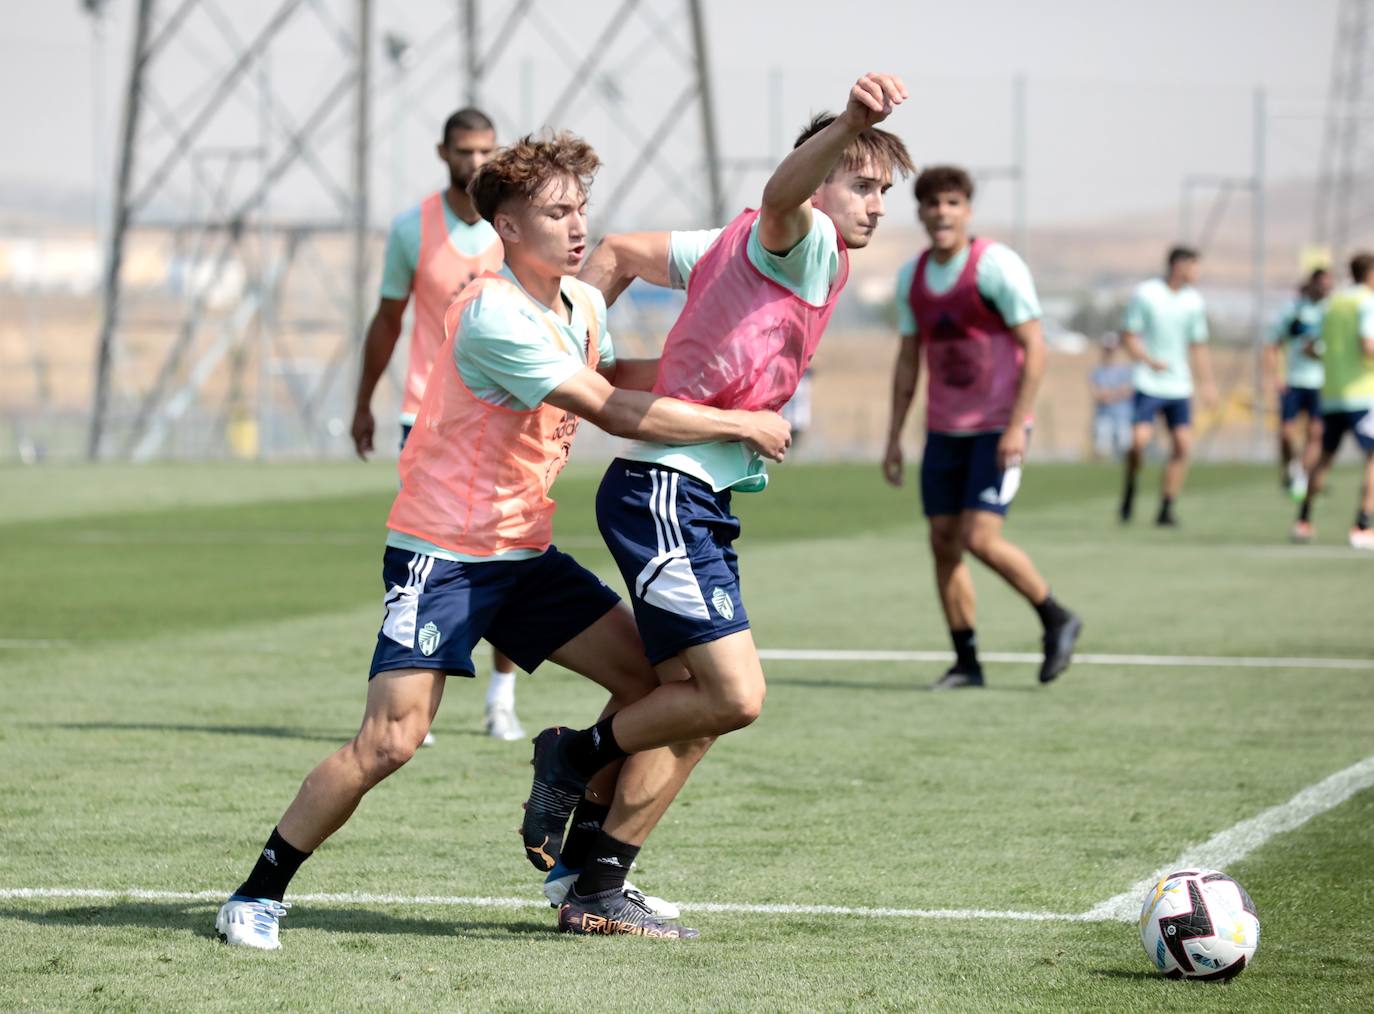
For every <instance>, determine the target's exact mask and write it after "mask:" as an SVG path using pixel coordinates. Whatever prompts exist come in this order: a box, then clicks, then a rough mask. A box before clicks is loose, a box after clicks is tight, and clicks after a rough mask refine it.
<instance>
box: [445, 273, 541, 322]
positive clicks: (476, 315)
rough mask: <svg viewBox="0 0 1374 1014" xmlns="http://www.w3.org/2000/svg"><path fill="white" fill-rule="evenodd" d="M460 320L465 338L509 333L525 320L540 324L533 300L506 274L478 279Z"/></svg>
mask: <svg viewBox="0 0 1374 1014" xmlns="http://www.w3.org/2000/svg"><path fill="white" fill-rule="evenodd" d="M472 284H473V285H474V286H475V291H473V292H472V293H471V294H470V295H469V296H468V299H467V303H466V304H465V305H464V306H463V312H462V315H461V317H460V321H461V327H462V329H463V333H464V336H465V337H495V336H497V335H505V334H509V333H510V332H511V331H512V330H513V329H516V328H518V327H519V326H520V325H521V322H522V321H525V320H529V321H535V322H538V317H537V316H536V315H535V310H534V307H533V306H532V305H531V302H530V299H529V297H528V296H526V295H525V294H524V293H523V292H522V291H521V290H520V287H519V286H518V285H517V284H516V283H515V282H513V281H511V280H510V279H508V278H506V277H505V276H504V275H500V274H497V275H493V276H490V277H484V278H480V279H478V280H477V281H476V282H474V283H472Z"/></svg>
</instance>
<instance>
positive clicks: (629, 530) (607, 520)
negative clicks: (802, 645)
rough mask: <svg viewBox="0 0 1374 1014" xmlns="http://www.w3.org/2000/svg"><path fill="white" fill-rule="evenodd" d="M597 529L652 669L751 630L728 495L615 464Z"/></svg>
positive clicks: (672, 473) (649, 468)
mask: <svg viewBox="0 0 1374 1014" xmlns="http://www.w3.org/2000/svg"><path fill="white" fill-rule="evenodd" d="M596 523H597V526H598V527H600V529H601V537H602V538H603V539H605V540H606V545H607V547H609V548H610V551H611V555H612V556H613V557H615V562H616V565H617V566H618V567H619V568H620V573H621V576H622V577H624V579H625V586H626V587H627V588H629V589H630V604H631V605H632V606H633V607H634V611H635V621H636V622H637V623H638V624H639V636H640V637H641V638H643V640H644V650H645V652H646V654H647V655H648V656H649V661H650V662H652V663H653V664H654V665H658V664H659V663H660V662H662V661H665V660H666V659H670V658H672V657H673V656H674V655H676V654H678V652H680V651H682V650H683V649H684V648H690V647H691V646H692V645H694V644H706V643H708V642H710V641H718V640H720V639H721V638H722V637H725V636H726V635H727V634H733V633H736V632H737V631H740V630H747V629H749V617H748V615H747V614H746V613H745V611H744V601H743V600H742V599H741V598H740V588H739V562H738V558H737V557H736V555H735V548H734V541H735V539H736V537H737V536H738V535H739V527H740V526H739V518H737V517H735V516H734V515H733V514H731V513H730V491H729V490H725V491H723V492H720V493H716V492H714V491H713V490H712V489H711V487H710V486H708V485H707V484H706V483H704V482H701V481H700V480H699V479H694V478H692V477H691V476H690V475H684V474H683V473H681V472H679V471H677V470H675V469H672V468H664V467H663V466H661V465H651V464H649V463H648V462H644V461H627V460H626V459H624V458H616V459H615V460H614V461H612V462H611V467H610V468H608V469H607V470H606V475H605V476H604V477H603V478H602V480H601V488H600V489H598V490H597V493H596Z"/></svg>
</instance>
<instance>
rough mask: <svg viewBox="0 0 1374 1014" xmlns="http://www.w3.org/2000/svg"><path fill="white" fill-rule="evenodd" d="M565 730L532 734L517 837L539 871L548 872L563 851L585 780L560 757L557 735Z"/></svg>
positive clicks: (527, 857) (551, 730) (556, 727)
mask: <svg viewBox="0 0 1374 1014" xmlns="http://www.w3.org/2000/svg"><path fill="white" fill-rule="evenodd" d="M565 731H567V730H565V729H563V728H562V727H560V726H553V727H551V728H548V729H545V730H544V731H543V732H541V733H540V734H539V735H538V736H536V737H534V759H533V760H532V761H530V763H531V764H532V765H533V766H534V781H533V784H532V785H531V786H530V798H529V799H528V800H526V802H525V816H524V819H523V820H522V821H521V822H520V838H521V839H522V840H523V841H524V844H525V858H526V859H528V860H529V861H530V864H531V865H532V866H533V867H534V868H535V869H536V870H539V871H540V872H541V873H547V872H548V871H549V870H551V869H553V867H554V864H555V863H557V862H558V857H559V856H560V855H562V854H563V833H564V831H565V830H566V828H567V825H568V818H569V817H571V816H572V812H573V808H574V807H575V806H577V802H578V800H580V799H581V798H582V790H583V789H585V788H586V787H587V783H586V780H585V779H584V778H582V777H581V776H580V775H579V774H578V773H577V772H576V771H574V770H573V769H572V768H571V767H569V766H568V765H567V764H566V763H565V762H564V760H563V755H562V750H561V749H560V737H561V736H562V734H563V733H564V732H565Z"/></svg>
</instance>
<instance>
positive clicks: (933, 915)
mask: <svg viewBox="0 0 1374 1014" xmlns="http://www.w3.org/2000/svg"><path fill="white" fill-rule="evenodd" d="M1370 786H1374V757H1366V758H1365V759H1364V760H1362V761H1360V762H1359V763H1358V764H1352V765H1351V766H1350V767H1348V768H1346V769H1345V770H1343V771H1337V772H1336V773H1335V774H1334V775H1331V776H1330V777H1328V778H1325V779H1323V780H1322V781H1320V782H1318V783H1317V784H1315V785H1311V786H1308V787H1307V788H1305V789H1303V790H1302V791H1301V792H1299V793H1298V794H1297V795H1295V796H1294V797H1293V798H1292V799H1290V800H1289V801H1288V802H1286V803H1282V804H1280V805H1279V806H1273V807H1270V808H1269V809H1267V810H1264V811H1263V812H1261V813H1260V814H1259V815H1258V816H1255V817H1251V818H1249V819H1248V820H1243V821H1241V822H1240V823H1239V824H1235V825H1234V826H1232V827H1229V828H1227V829H1226V830H1225V831H1221V832H1219V833H1217V834H1214V835H1213V836H1212V837H1211V838H1208V839H1207V840H1206V841H1205V842H1203V843H1202V844H1201V845H1196V846H1194V847H1192V848H1190V849H1187V850H1186V851H1185V852H1184V853H1183V854H1182V855H1181V856H1179V857H1178V859H1176V860H1175V861H1174V862H1172V863H1170V864H1169V865H1168V866H1161V867H1160V868H1159V869H1158V870H1157V871H1155V873H1153V874H1151V875H1150V876H1149V877H1147V878H1146V879H1144V880H1141V881H1140V882H1138V883H1136V884H1133V885H1132V886H1131V887H1129V888H1127V889H1126V890H1125V891H1123V892H1121V893H1120V894H1118V895H1114V896H1113V897H1111V898H1108V899H1107V900H1106V901H1103V902H1100V903H1099V904H1097V905H1094V906H1093V907H1092V908H1090V909H1088V911H1086V912H1078V913H1063V912H1017V911H1000V910H995V909H985V908H848V907H843V906H839V905H740V904H727V903H720V902H697V903H693V902H689V901H684V902H682V907H683V909H684V910H687V911H691V912H725V913H735V914H743V915H838V916H857V917H860V918H869V919H997V920H1000V921H1002V922H1132V921H1133V920H1134V919H1135V917H1136V913H1137V911H1138V910H1139V908H1140V902H1141V899H1142V898H1143V897H1144V896H1145V892H1146V891H1147V890H1149V889H1150V888H1151V887H1152V886H1154V884H1155V883H1156V882H1157V881H1158V880H1159V878H1160V877H1162V876H1164V874H1166V873H1168V872H1169V871H1170V870H1177V869H1187V868H1188V867H1207V868H1216V869H1223V868H1225V867H1226V866H1228V865H1230V864H1231V863H1234V862H1236V861H1238V860H1240V859H1244V858H1245V857H1246V856H1248V855H1249V854H1250V853H1251V852H1253V851H1255V849H1257V848H1259V847H1260V846H1261V845H1263V844H1264V843H1265V842H1267V841H1269V839H1271V838H1273V837H1274V836H1275V835H1279V834H1282V833H1284V832H1285V831H1292V830H1293V829H1294V828H1297V827H1301V826H1302V825H1303V824H1305V823H1307V821H1309V820H1311V819H1312V818H1313V817H1315V816H1318V815H1319V814H1322V813H1325V812H1326V811H1327V810H1331V809H1334V808H1335V807H1337V806H1339V805H1340V804H1341V803H1344V802H1345V801H1346V800H1347V799H1349V798H1350V797H1351V796H1353V795H1355V794H1356V793H1357V792H1362V791H1363V790H1365V789H1367V788H1369V787H1370ZM225 897H226V895H225V894H224V892H223V891H145V890H140V889H137V888H131V889H129V890H123V891H111V890H101V889H98V888H82V887H10V888H0V900H4V899H11V900H20V899H31V898H72V899H84V900H92V901H101V900H116V899H121V898H131V899H134V900H136V901H220V900H222V899H224V898H225ZM291 900H292V901H304V902H314V903H316V904H321V905H429V906H442V907H467V908H544V907H546V905H547V902H544V901H537V900H535V899H533V898H489V897H471V898H467V897H454V896H448V895H423V894H422V895H408V894H354V893H348V894H293V895H292V896H291Z"/></svg>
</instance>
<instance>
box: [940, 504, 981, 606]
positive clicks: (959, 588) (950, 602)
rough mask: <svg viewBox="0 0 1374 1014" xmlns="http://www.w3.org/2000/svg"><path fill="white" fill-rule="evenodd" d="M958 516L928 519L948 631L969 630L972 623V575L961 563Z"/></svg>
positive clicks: (961, 539) (961, 536) (962, 555)
mask: <svg viewBox="0 0 1374 1014" xmlns="http://www.w3.org/2000/svg"><path fill="white" fill-rule="evenodd" d="M959 518H960V515H958V514H940V515H937V516H935V517H933V518H931V519H930V551H931V554H932V555H933V556H934V557H935V589H936V591H937V592H939V595H940V605H941V607H943V609H944V611H945V622H946V623H947V624H948V625H949V629H950V630H970V629H972V628H973V626H974V622H975V607H976V601H977V600H976V597H975V594H974V590H973V575H972V574H971V573H970V572H969V568H968V564H967V563H965V562H964V540H963V535H962V533H961V529H960V520H959Z"/></svg>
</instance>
